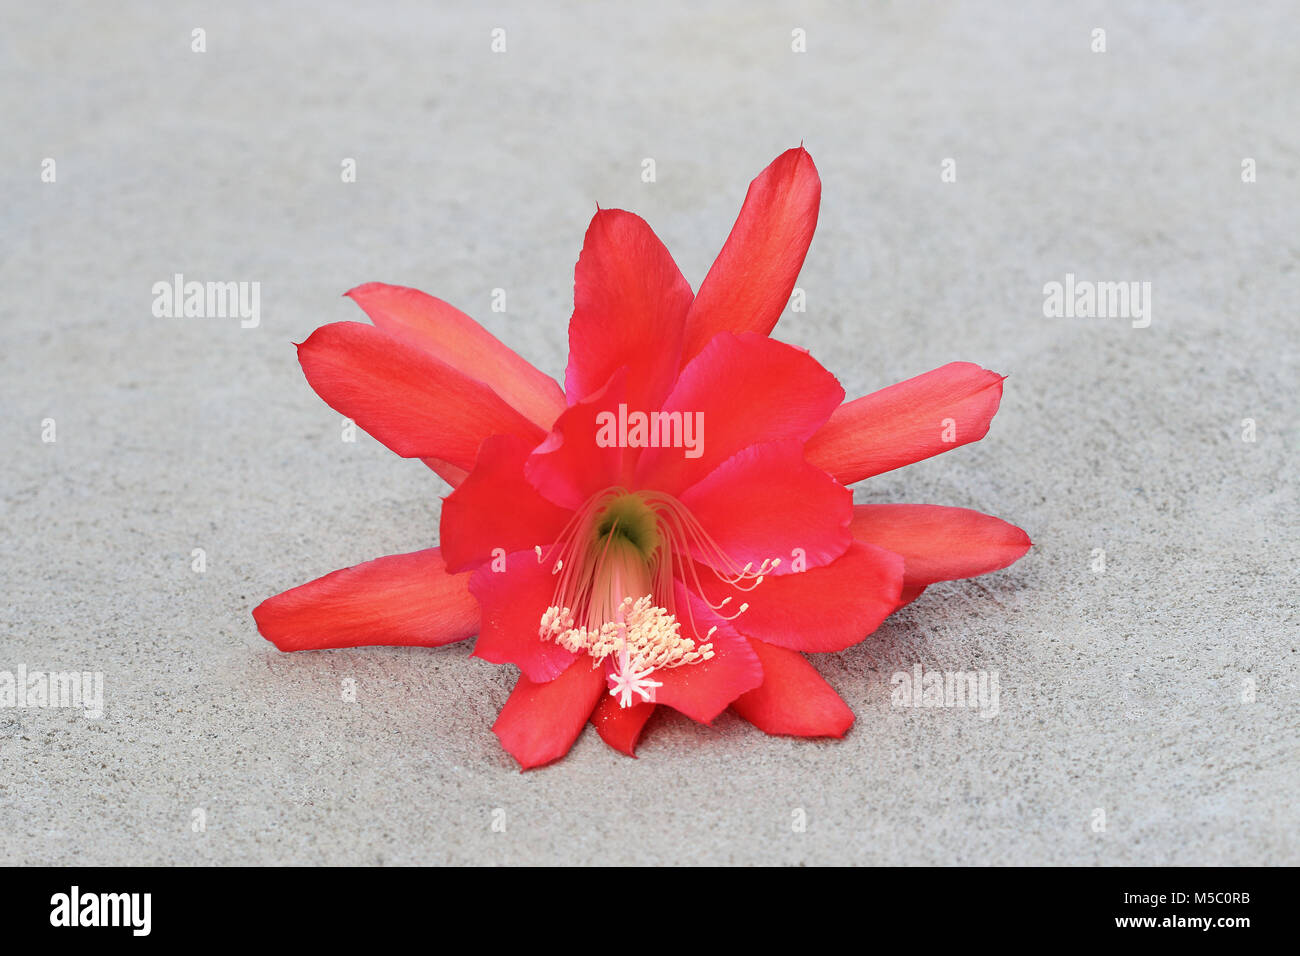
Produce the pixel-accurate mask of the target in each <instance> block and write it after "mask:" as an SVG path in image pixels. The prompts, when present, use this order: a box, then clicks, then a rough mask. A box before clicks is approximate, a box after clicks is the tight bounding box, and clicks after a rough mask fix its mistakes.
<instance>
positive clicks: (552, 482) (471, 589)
mask: <svg viewBox="0 0 1300 956" xmlns="http://www.w3.org/2000/svg"><path fill="white" fill-rule="evenodd" d="M820 197H821V181H820V179H819V178H818V175H817V171H816V168H815V167H814V165H813V162H812V158H811V157H810V156H809V155H808V153H807V152H806V151H805V150H804V149H803V148H802V147H800V148H797V149H791V150H789V151H787V152H785V153H783V154H782V155H781V156H779V157H777V159H776V160H774V161H773V162H772V164H771V165H770V166H768V167H767V169H765V170H764V171H763V172H762V173H761V174H760V175H759V176H758V178H756V179H755V180H754V181H753V183H751V185H750V188H749V192H748V194H747V196H746V198H745V201H744V204H743V206H742V208H741V210H740V215H739V217H738V218H737V220H736V223H735V226H734V227H733V228H732V231H731V234H730V236H729V237H728V239H727V240H726V243H725V244H724V246H723V248H722V251H721V253H720V254H719V256H718V258H717V260H716V262H715V263H714V265H713V267H712V268H711V269H710V270H709V273H708V275H707V276H706V277H705V279H704V281H703V282H702V283H701V285H700V287H699V290H698V292H692V290H691V286H690V284H689V283H688V282H687V281H686V279H685V278H684V277H683V276H682V274H681V272H680V271H679V270H678V268H677V266H676V265H675V264H674V262H673V259H672V257H671V256H670V255H669V253H668V250H667V249H665V248H664V246H663V244H662V243H661V242H660V241H659V239H658V237H656V236H655V234H654V233H653V232H652V231H651V229H650V227H649V226H648V225H647V224H646V223H645V222H644V221H643V220H642V219H640V218H639V217H637V216H635V215H633V214H631V213H629V212H624V211H622V210H617V209H609V210H599V211H598V212H597V213H596V215H595V217H594V218H593V219H592V221H591V225H590V226H589V227H588V229H587V234H586V238H585V240H584V243H583V248H582V253H581V255H580V257H579V259H578V263H577V267H576V270H575V277H574V310H573V315H572V318H571V320H570V323H569V364H568V368H567V371H566V374H565V381H564V387H563V388H561V387H560V385H559V384H558V383H557V382H555V381H554V380H553V379H551V378H550V377H548V376H547V375H545V374H543V373H542V372H540V371H538V370H537V369H536V368H534V367H533V366H532V365H531V364H529V363H528V362H527V361H525V360H524V359H523V358H521V357H520V356H518V355H517V354H515V353H514V352H513V351H512V350H510V349H509V348H508V347H507V346H505V345H504V344H502V343H501V342H500V341H498V340H497V339H496V338H494V337H493V336H492V335H491V334H490V333H488V332H487V331H486V330H485V329H484V328H483V327H482V326H480V325H478V324H477V323H476V322H474V320H472V319H471V318H469V317H468V316H466V315H465V314H464V313H462V312H460V311H459V310H457V309H455V308H453V307H452V306H450V305H448V304H447V303H445V302H442V301H441V300H439V299H435V298H433V297H432V296H429V295H426V294H424V293H422V292H418V291H416V290H413V289H406V288H401V287H397V286H390V285H383V284H379V283H370V284H367V285H363V286H360V287H358V288H356V289H353V290H352V291H351V292H349V293H348V295H349V296H351V297H352V299H353V300H355V301H356V303H357V304H358V305H359V306H360V307H361V308H362V310H363V311H364V312H365V313H366V315H367V316H368V317H369V319H370V320H371V323H372V324H365V323H360V322H338V323H334V324H331V325H326V326H324V327H322V328H320V329H317V330H316V331H315V332H314V333H312V335H311V336H310V337H309V338H308V339H307V341H306V342H304V343H302V344H301V345H300V346H299V347H298V357H299V361H300V362H301V364H302V367H303V371H304V372H305V374H306V376H307V380H308V381H309V382H310V383H311V386H312V387H313V388H314V389H315V390H316V392H317V393H318V394H319V395H320V396H321V398H323V399H324V400H325V402H326V403H327V404H328V405H330V406H331V407H332V408H334V409H336V410H337V411H339V412H340V413H342V414H343V415H346V416H348V417H349V418H351V419H353V420H354V421H355V422H356V423H357V424H358V425H359V426H361V427H362V428H363V429H365V430H366V431H367V432H369V433H370V434H371V435H373V436H374V437H375V438H376V439H378V440H379V441H380V442H382V443H383V444H385V445H387V446H388V447H389V448H390V449H392V450H393V451H394V452H396V453H397V454H398V455H400V456H402V457H404V458H418V459H421V460H422V461H423V462H424V463H425V464H427V465H428V466H429V467H430V468H432V469H433V470H434V471H435V472H437V473H438V474H439V475H440V476H441V477H442V478H443V479H444V480H445V481H447V482H448V483H449V484H450V485H451V486H452V488H453V491H452V493H451V494H450V495H448V496H447V497H446V499H445V500H444V502H443V506H442V517H441V528H440V542H441V543H440V546H439V547H435V548H430V549H427V550H424V551H419V552H415V553H412V554H401V555H393V556H390V557H384V558H379V559H377V560H374V561H369V562H367V563H365V564H361V565H357V566H356V567H351V568H346V569H344V570H341V571H335V572H333V573H332V574H328V575H326V576H324V577H322V578H319V579H317V580H315V581H312V582H310V583H308V584H304V585H301V586H300V587H296V588H293V589H292V590H289V591H286V592H284V593H283V594H280V595H277V596H275V597H273V598H270V599H268V600H266V601H264V602H263V603H262V604H260V605H259V606H258V607H257V608H256V609H255V610H254V612H253V614H254V618H255V619H256V622H257V626H258V628H259V630H260V631H261V633H262V634H263V635H264V636H265V637H266V638H267V639H269V640H270V641H272V642H273V643H274V644H275V645H276V646H277V647H278V648H279V649H280V650H284V651H292V650H306V649H320V648H339V647H354V646H358V645H371V644H376V645H419V646H440V645H443V644H450V643H452V642H455V641H461V640H465V639H467V638H470V637H473V636H474V635H478V639H477V642H476V643H475V647H474V655H475V656H477V657H480V658H483V659H484V660H487V661H490V662H493V663H497V664H512V665H514V666H515V667H517V668H518V669H519V671H520V676H519V679H518V683H517V684H516V685H515V688H514V691H513V692H512V693H511V695H510V697H509V699H508V700H507V701H506V704H505V706H504V707H503V709H502V711H501V713H500V716H499V717H498V719H497V721H496V724H495V725H494V727H493V729H494V730H495V732H496V734H497V736H498V737H499V738H500V740H501V743H502V745H503V746H504V747H505V749H506V750H507V751H509V752H510V753H511V754H512V755H513V756H514V758H515V759H516V760H517V761H518V762H519V764H520V766H521V767H523V768H524V769H527V768H529V767H535V766H539V765H541V764H545V763H548V762H550V761H553V760H555V759H557V758H559V757H561V756H563V755H564V754H565V753H567V752H568V750H569V748H570V747H571V746H572V744H573V742H574V740H575V739H576V738H577V736H578V735H579V733H581V731H582V728H583V727H584V726H585V725H586V723H587V722H588V721H590V722H591V723H592V724H594V725H595V727H596V730H597V731H598V733H599V734H600V736H601V737H602V738H603V739H604V740H605V741H606V742H607V743H608V744H610V745H611V746H612V747H614V748H616V749H618V750H621V751H623V752H625V753H628V754H632V753H633V752H634V749H635V747H636V743H637V741H638V739H639V737H640V735H641V731H642V729H643V727H644V726H645V723H646V720H647V719H648V718H649V717H650V715H651V713H652V712H653V711H654V710H655V708H656V707H659V706H667V707H670V708H673V709H674V710H677V711H679V712H681V713H683V714H686V715H687V716H689V717H691V718H693V719H695V720H697V721H701V722H704V723H709V722H711V721H712V720H713V719H714V718H715V717H717V716H718V714H720V713H721V712H722V711H723V710H725V709H726V708H728V707H730V708H732V709H733V710H734V711H735V712H736V713H738V714H739V715H740V716H741V717H743V718H744V719H745V720H747V721H749V722H750V723H752V724H754V725H755V726H757V727H759V728H760V729H762V730H764V731H766V732H768V733H771V734H790V735H798V736H814V737H815V736H829V737H840V736H842V735H843V734H844V733H845V731H846V730H848V728H849V726H850V725H851V724H852V723H853V713H852V711H851V710H850V709H849V708H848V706H847V705H846V704H845V703H844V702H843V701H842V700H841V699H840V697H839V696H838V694H836V692H835V691H834V690H833V689H832V688H831V687H830V685H829V684H827V682H826V681H825V680H824V679H823V678H822V677H821V676H820V675H819V674H818V672H817V670H816V669H815V668H814V667H813V666H812V665H811V664H810V663H809V662H808V661H807V659H806V658H805V657H804V654H805V653H810V652H826V651H839V650H843V649H844V648H847V647H849V646H851V645H853V644H855V643H857V642H859V641H861V640H862V639H863V638H865V637H866V636H867V635H869V634H870V633H871V632H872V631H873V630H875V628H876V627H877V626H878V625H879V624H880V623H881V621H883V620H884V619H885V618H886V617H887V616H888V615H889V614H891V613H892V612H893V611H895V610H896V609H898V608H899V607H901V606H902V605H903V604H906V603H907V602H908V601H910V600H912V599H914V598H915V597H916V596H917V595H918V594H920V592H921V591H922V590H923V589H924V588H925V587H926V586H927V585H929V584H932V583H934V582H936V581H943V580H950V579H954V578H963V577H970V576H973V575H978V574H984V573H986V572H989V571H993V570H996V569H998V568H1002V567H1005V566H1007V565H1008V564H1010V563H1012V562H1013V561H1015V560H1016V559H1017V558H1019V557H1020V556H1021V555H1023V554H1024V553H1025V551H1026V550H1027V549H1028V548H1029V544H1030V542H1029V539H1028V537H1027V536H1026V535H1025V533H1024V532H1023V531H1021V530H1020V529H1019V528H1016V527H1014V526H1012V525H1010V524H1007V523H1006V522H1004V521H1001V520H1000V519H998V518H994V517H991V516H988V515H983V514H980V513H978V512H974V511H969V510H966V509H961V508H949V507H941V506H937V505H858V506H856V507H855V506H854V504H853V496H852V492H851V490H850V488H849V486H850V485H851V484H852V483H854V482H857V481H860V480H862V479H864V478H868V477H870V476H872V475H877V474H880V473H882V472H885V471H889V470H891V469H894V468H898V467H901V466H903V465H906V464H909V463H911V462H914V461H919V460H921V459H924V458H928V457H931V456H933V455H936V454H938V453H940V452H943V451H947V450H949V449H951V448H954V447H956V446H957V445H961V444H965V443H967V442H971V441H976V440H978V439H979V438H982V437H983V436H984V434H985V432H986V431H987V430H988V426H989V422H990V420H991V419H992V417H993V414H994V413H995V412H996V410H997V407H998V403H999V401H1000V399H1001V395H1002V376H1000V375H997V374H995V373H993V372H990V371H987V370H985V369H982V368H980V367H979V366H977V365H972V364H969V363H961V362H958V363H953V364H950V365H945V366H943V367H942V368H939V369H935V370H934V371H932V372H928V373H926V374H924V375H920V376H918V377H916V378H913V379H909V380H908V381H905V382H902V383H899V384H897V385H893V386H891V387H889V388H886V389H884V390H882V391H879V392H875V393H874V394H871V395H867V396H865V397H863V398H858V399H856V400H854V401H850V402H845V401H844V397H845V396H844V390H843V389H842V388H841V387H840V385H839V383H838V382H837V381H836V379H835V377H834V376H833V375H832V374H831V373H830V372H828V371H827V370H826V369H825V368H823V367H822V366H821V365H820V364H818V362H817V361H816V360H814V359H813V358H812V356H811V355H809V354H808V353H807V352H806V351H804V350H802V349H799V348H795V347H793V346H790V345H786V344H784V343H781V342H779V341H777V340H776V339H773V338H771V337H770V335H769V333H770V332H771V331H772V329H773V327H774V326H775V325H776V322H777V319H778V318H779V317H780V314H781V312H782V311H783V310H784V308H785V305H786V303H787V301H788V300H789V297H790V295H791V292H792V290H793V288H794V283H795V280H796V277H797V276H798V273H799V270H800V268H801V267H802V265H803V260H804V256H805V254H806V253H807V250H808V245H809V243H810V241H811V240H812V235H813V230H814V227H815V226H816V222H817V212H818V206H819V203H820Z"/></svg>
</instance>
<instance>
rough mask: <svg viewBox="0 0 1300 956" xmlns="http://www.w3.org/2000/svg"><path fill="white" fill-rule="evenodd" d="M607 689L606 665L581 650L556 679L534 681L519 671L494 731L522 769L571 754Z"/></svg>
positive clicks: (494, 725)
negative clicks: (598, 664)
mask: <svg viewBox="0 0 1300 956" xmlns="http://www.w3.org/2000/svg"><path fill="white" fill-rule="evenodd" d="M604 692H605V669H604V668H603V667H592V666H591V660H590V659H589V658H588V657H587V656H586V655H585V654H584V655H583V656H582V658H581V659H579V660H576V661H574V662H573V664H572V665H571V666H570V667H569V668H568V670H566V671H565V672H564V673H563V674H561V675H560V676H559V677H557V678H555V680H552V681H548V682H546V683H535V682H533V681H531V680H529V679H528V678H527V677H525V676H523V675H522V674H521V675H520V677H519V682H518V683H517V684H515V689H514V691H513V692H512V693H511V695H510V699H509V700H507V701H506V705H505V706H504V707H502V708H501V714H500V716H499V717H497V721H496V723H495V724H493V725H492V731H493V732H494V733H495V734H496V735H497V736H498V737H499V738H500V739H501V746H503V747H505V749H506V750H507V751H508V752H509V753H510V755H511V756H512V757H514V758H515V759H516V760H517V761H519V768H520V769H521V770H528V769H530V768H532V767H540V766H541V765H542V764H547V763H550V762H551V761H552V760H559V759H560V758H561V757H563V756H564V755H565V754H567V753H568V752H569V748H570V747H572V746H573V742H574V741H575V740H577V739H578V734H580V733H581V732H582V728H583V727H584V726H586V723H587V718H588V717H590V716H591V712H592V710H593V708H595V706H596V702H597V701H598V700H599V699H600V696H601V694H603V693H604Z"/></svg>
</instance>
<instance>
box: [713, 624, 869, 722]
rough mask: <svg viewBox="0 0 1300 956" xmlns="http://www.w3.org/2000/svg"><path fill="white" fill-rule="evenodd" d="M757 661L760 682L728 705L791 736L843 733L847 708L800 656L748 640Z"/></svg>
mask: <svg viewBox="0 0 1300 956" xmlns="http://www.w3.org/2000/svg"><path fill="white" fill-rule="evenodd" d="M750 643H751V644H752V645H753V647H754V652H755V653H756V654H757V655H758V658H759V660H761V661H762V662H763V683H762V686H760V687H758V688H757V689H755V690H751V691H750V692H749V693H748V694H745V695H744V696H742V697H740V698H738V699H737V700H736V702H735V703H734V704H732V705H731V707H732V709H733V710H734V711H735V712H736V713H738V714H740V716H741V717H744V718H745V719H746V720H747V721H749V722H750V723H751V724H753V725H754V726H755V727H757V728H758V729H759V730H762V731H764V732H765V733H769V734H789V735H791V736H794V737H843V736H844V734H845V732H846V731H847V730H848V729H849V728H850V727H852V726H853V711H851V710H849V705H848V704H846V703H844V701H842V700H840V695H839V694H837V693H835V691H834V689H833V688H832V687H831V685H830V684H828V683H826V681H825V680H824V679H823V678H822V675H821V674H819V673H817V669H816V668H815V667H813V666H812V665H811V664H809V663H808V662H807V661H806V660H804V658H803V655H802V654H799V653H797V652H795V651H789V650H786V649H785V648H784V647H773V646H772V645H771V644H764V643H763V642H762V641H751V642H750Z"/></svg>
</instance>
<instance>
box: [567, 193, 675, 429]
mask: <svg viewBox="0 0 1300 956" xmlns="http://www.w3.org/2000/svg"><path fill="white" fill-rule="evenodd" d="M691 297H692V296H691V287H690V285H689V284H688V283H687V282H686V280H685V279H684V278H683V277H682V274H681V272H680V270H678V268H677V264H676V263H674V262H673V259H672V256H670V255H669V254H668V250H667V249H665V248H664V244H663V243H662V242H660V241H659V237H658V236H656V235H655V234H654V232H653V231H652V230H651V229H650V227H649V226H648V225H647V224H646V222H645V220H643V219H641V218H640V217H639V216H634V215H633V214H632V213H630V212H624V211H623V210H621V209H602V210H600V211H599V212H597V213H596V215H595V216H593V217H592V220H591V225H590V226H588V227H587V236H586V239H585V240H584V242H583V246H582V255H580V256H579V257H578V265H577V268H576V269H575V270H574V277H573V317H572V318H571V319H570V321H569V368H568V372H567V373H566V375H565V391H566V392H567V394H568V400H569V404H573V403H575V402H579V401H581V400H583V399H584V398H586V397H587V396H589V395H590V394H591V393H592V392H595V391H596V390H597V389H599V388H602V387H604V385H605V383H606V382H607V381H609V377H610V376H611V375H613V374H614V372H615V371H617V370H618V369H620V368H623V367H626V368H627V370H628V377H627V402H628V406H629V407H630V408H633V409H641V410H643V411H649V410H651V409H653V408H657V407H658V403H659V402H660V401H662V399H663V396H664V395H665V394H666V393H667V391H668V388H669V386H670V385H671V384H672V382H673V379H674V378H675V377H676V374H677V370H678V368H679V367H680V363H681V342H682V329H683V327H684V325H685V322H686V312H687V310H688V309H689V308H690V306H691Z"/></svg>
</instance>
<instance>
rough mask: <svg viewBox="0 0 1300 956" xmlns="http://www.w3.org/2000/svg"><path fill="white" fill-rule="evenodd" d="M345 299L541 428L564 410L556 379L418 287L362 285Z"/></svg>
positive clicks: (368, 283) (464, 315)
mask: <svg viewBox="0 0 1300 956" xmlns="http://www.w3.org/2000/svg"><path fill="white" fill-rule="evenodd" d="M347 295H348V296H350V297H351V298H352V300H353V301H354V302H356V304H357V305H359V306H361V308H362V310H363V311H364V312H365V313H366V315H368V316H369V317H370V321H372V322H374V323H375V325H376V326H378V327H379V328H381V329H383V330H384V331H385V332H387V333H388V334H389V335H392V336H393V337H394V338H398V339H401V340H402V341H405V342H409V343H410V344H412V345H415V346H418V347H419V348H422V349H424V350H425V351H427V352H429V353H430V354H432V355H433V356H434V357H435V358H437V359H440V360H441V361H443V362H445V363H446V364H448V365H450V366H451V367H452V368H454V369H456V370H457V371H460V372H463V373H464V374H465V375H467V376H468V377H470V378H472V379H476V380H478V381H480V382H482V383H484V384H485V385H487V386H488V387H489V388H491V389H492V391H494V392H496V393H497V394H498V395H500V396H501V397H502V398H503V399H505V401H506V403H507V404H509V405H511V406H513V407H514V408H516V409H517V410H518V411H520V412H521V413H523V415H524V416H525V417H526V418H528V419H530V420H531V421H532V422H534V423H535V424H536V425H537V426H539V427H540V428H542V429H543V430H545V429H548V428H550V427H551V423H552V422H554V421H555V418H556V416H557V415H559V414H560V412H562V411H564V392H563V391H561V389H560V385H559V383H558V382H556V381H555V379H553V378H551V377H550V376H549V375H546V374H544V373H543V372H540V371H538V370H537V369H536V368H534V367H533V366H532V364H531V363H529V362H528V361H527V360H526V359H524V358H522V357H520V356H519V355H517V354H516V353H515V352H514V351H513V350H512V349H510V348H508V347H507V346H505V345H503V344H502V343H501V342H500V340H498V339H497V338H496V337H495V336H494V335H493V334H492V333H491V332H489V331H488V330H487V329H485V328H483V326H481V325H479V324H478V323H477V322H475V321H474V320H473V319H471V318H470V317H469V316H468V315H466V314H465V313H464V312H462V311H460V309H457V308H455V307H454V306H451V305H448V304H447V303H446V302H443V301H442V300H441V299H435V298H434V297H433V296H431V295H426V294H425V293H423V292H421V291H419V290H418V289H407V288H404V287H402V286H398V285H385V284H384V283H382V282H367V283H366V284H365V285H359V286H357V287H356V288H355V289H353V290H352V291H350V292H348V293H347Z"/></svg>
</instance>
